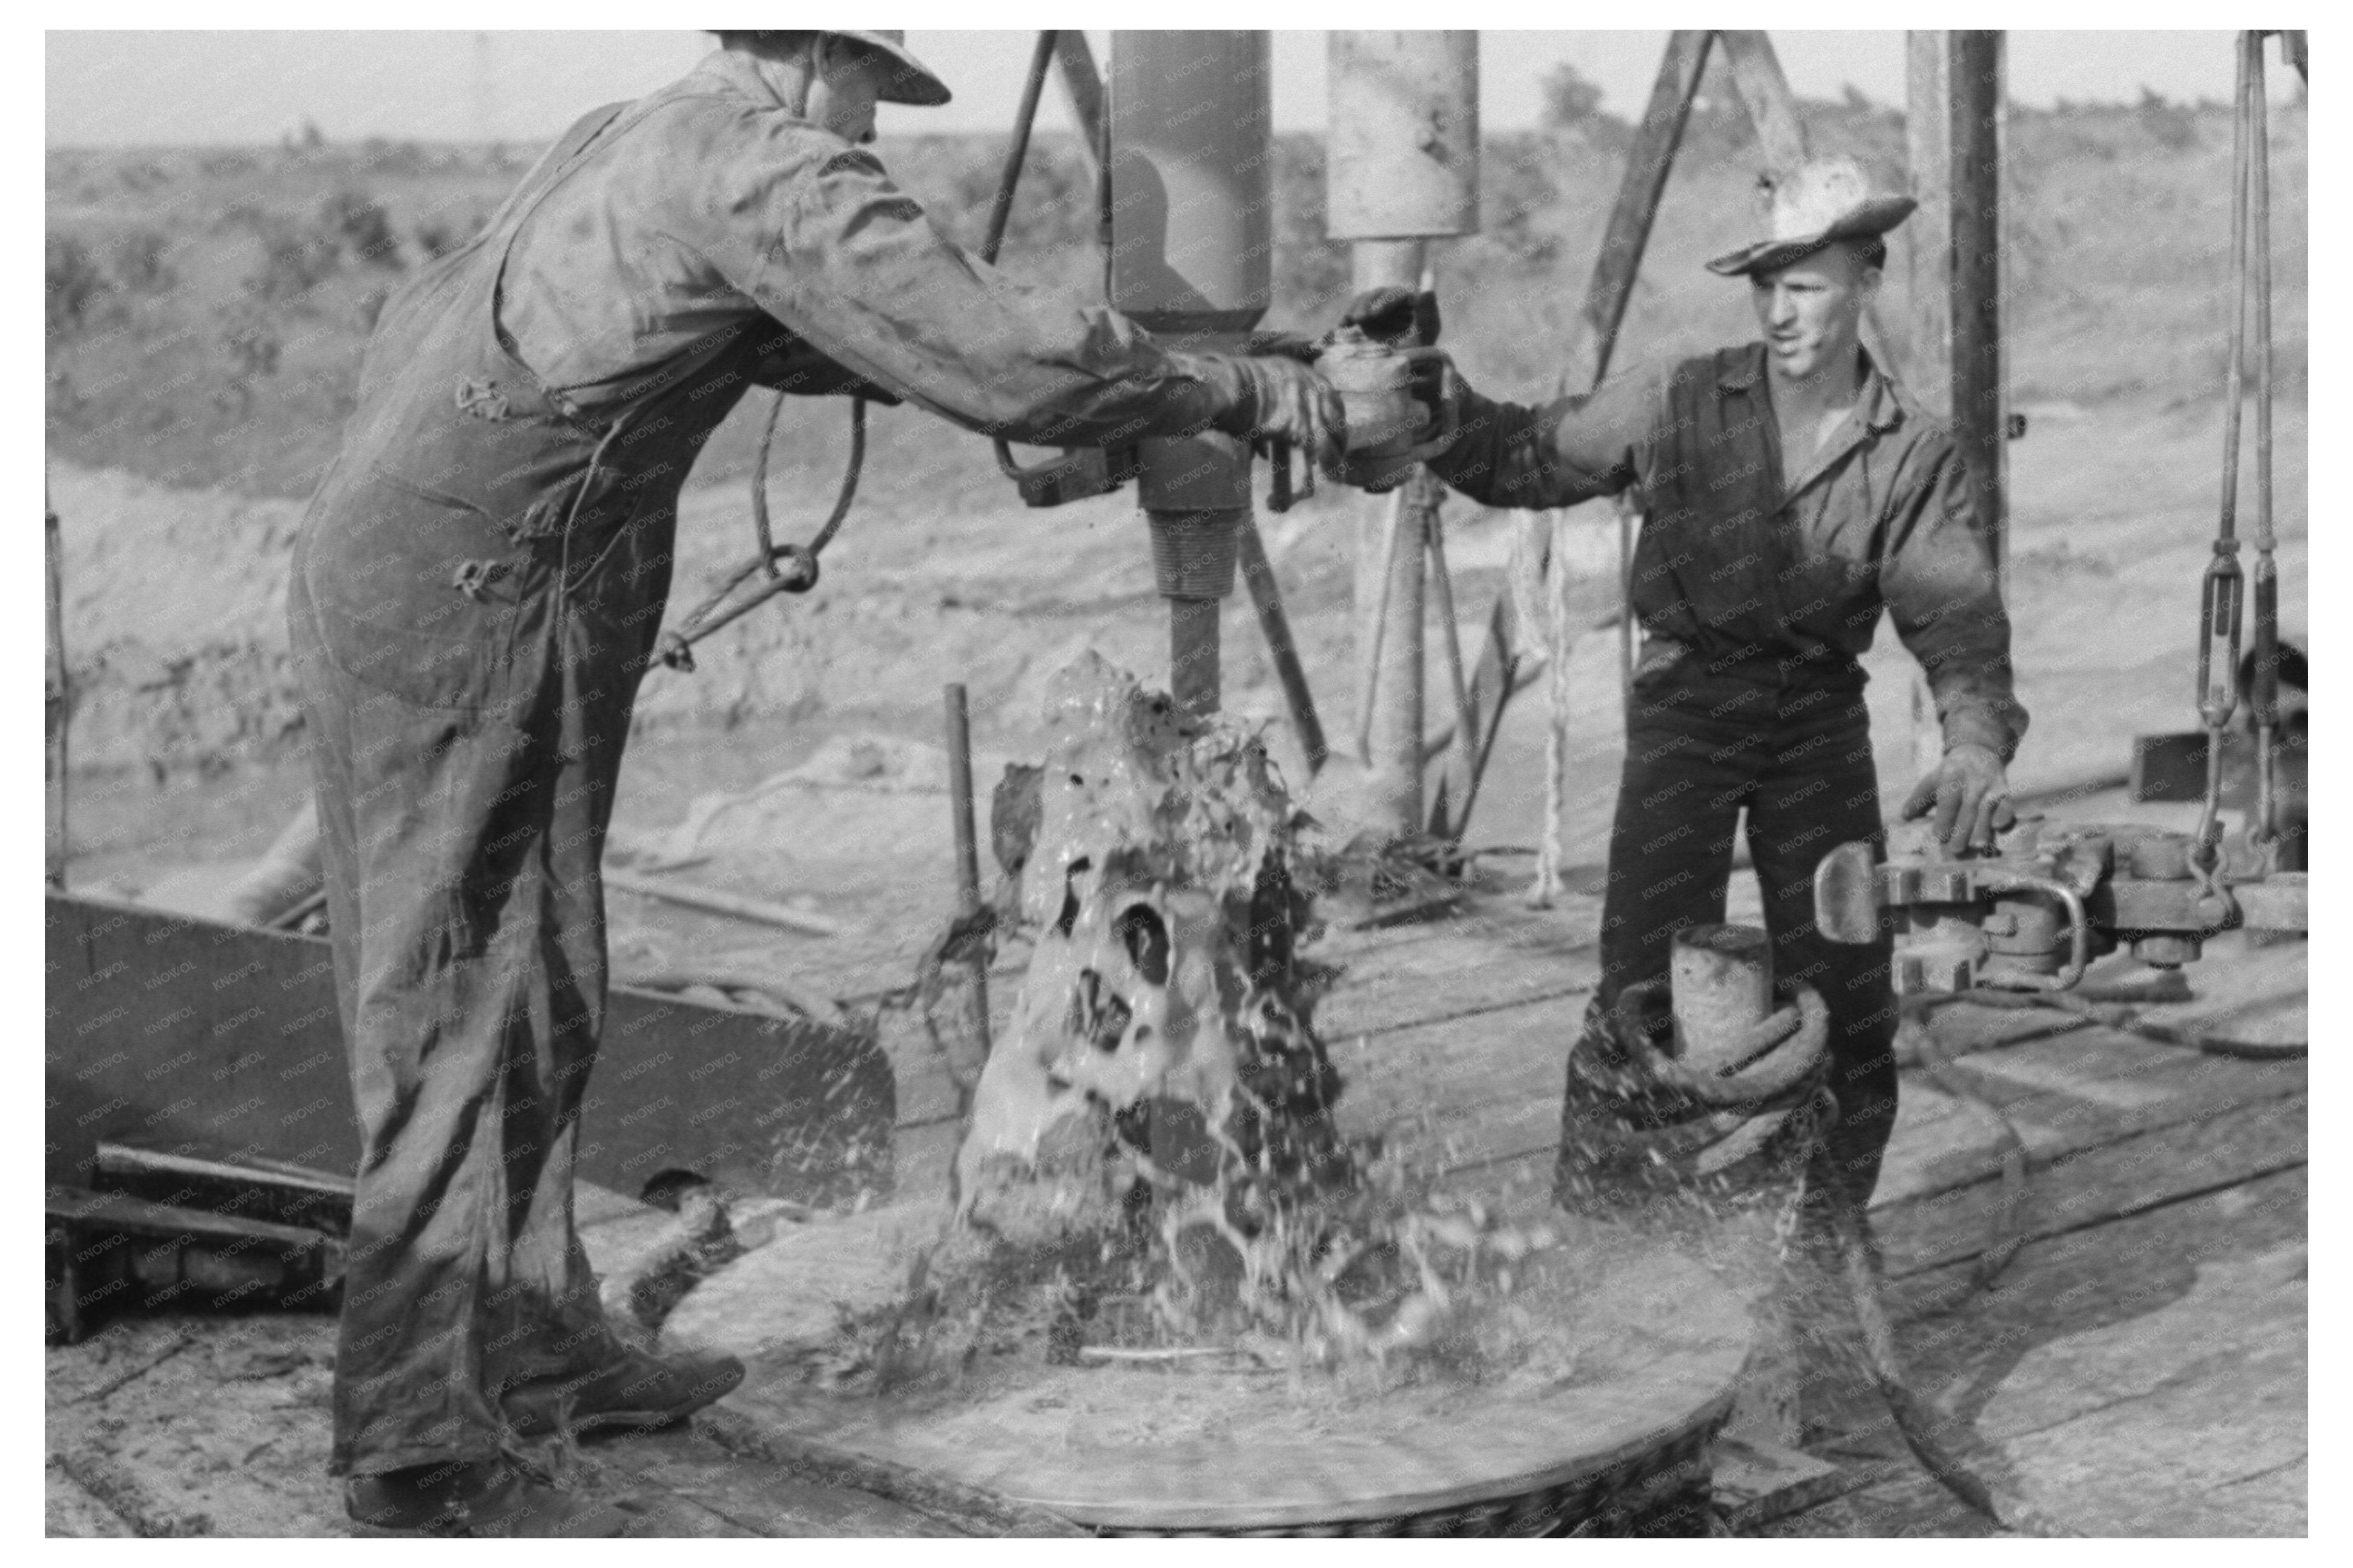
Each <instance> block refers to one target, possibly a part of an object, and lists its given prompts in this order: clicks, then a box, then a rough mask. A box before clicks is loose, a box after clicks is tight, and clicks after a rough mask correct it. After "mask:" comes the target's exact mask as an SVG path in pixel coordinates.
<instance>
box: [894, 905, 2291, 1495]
mask: <svg viewBox="0 0 2353 1568" xmlns="http://www.w3.org/2000/svg"><path fill="white" fill-rule="evenodd" d="M1598 905H1599V900H1597V899H1595V898H1593V897H1590V896H1580V895H1576V894H1572V895H1570V896H1569V897H1568V898H1567V899H1566V900H1564V901H1563V902H1562V904H1561V905H1560V906H1559V907H1556V908H1555V909H1552V910H1529V909H1527V908H1526V907H1525V903H1524V902H1523V900H1520V899H1519V898H1518V897H1517V896H1515V895H1513V894H1509V893H1491V894H1489V895H1486V896H1482V897H1479V898H1474V899H1473V900H1470V901H1468V902H1467V903H1466V904H1465V905H1464V906H1463V907H1462V908H1461V909H1460V910H1457V911H1455V912H1453V913H1451V914H1449V915H1447V916H1444V917H1441V918H1439V919H1436V920H1432V921H1427V922H1424V923H1420V924H1416V925H1409V926H1401V927H1397V928H1392V929H1388V930H1382V931H1361V932H1355V933H1345V934H1340V935H1335V936H1333V937H1329V938H1327V939H1326V940H1325V942H1323V943H1322V944H1321V945H1320V946H1319V947H1317V948H1316V949H1315V950H1314V953H1313V956H1314V957H1316V958H1317V959H1319V960H1322V961H1324V962H1327V963H1338V964H1341V965H1343V966H1344V967H1345V975H1344V977H1343V979H1342V980H1341V982H1340V984H1338V986H1337V988H1336V989H1335V991H1334V992H1333V993H1332V994H1331V995H1330V996H1328V997H1327V998H1326V999H1325V1000H1324V1002H1323V1003H1322V1005H1320V1006H1319V1008H1318V1011H1317V1015H1316V1021H1317V1026H1318V1029H1319V1032H1320V1033H1321V1034H1322V1035H1323V1037H1324V1040H1325V1042H1326V1046H1327V1047H1328V1048H1329V1049H1330V1051H1331V1052H1332V1055H1333V1058H1334V1061H1335V1064H1336V1065H1337V1066H1338V1067H1339V1068H1340V1069H1341V1071H1342V1073H1343V1074H1344V1076H1345V1079H1346V1088H1345V1092H1344V1094H1343V1098H1342V1100H1341V1102H1340V1107H1339V1112H1338V1114H1339V1117H1340V1120H1341V1121H1342V1123H1343V1125H1344V1127H1345V1130H1346V1131H1347V1132H1348V1133H1349V1134H1350V1135H1352V1136H1356V1135H1362V1134H1365V1133H1368V1132H1372V1131H1382V1132H1383V1133H1384V1134H1385V1135H1386V1136H1387V1138H1388V1141H1389V1142H1390V1143H1391V1145H1392V1146H1398V1145H1399V1144H1402V1145H1404V1146H1406V1147H1409V1148H1411V1149H1414V1150H1416V1151H1418V1152H1419V1157H1420V1158H1421V1159H1422V1160H1423V1161H1424V1163H1426V1164H1427V1165H1429V1166H1430V1167H1434V1168H1435V1169H1437V1170H1438V1171H1440V1172H1442V1173H1446V1175H1447V1176H1448V1178H1449V1179H1450V1181H1451V1184H1457V1185H1467V1186H1472V1187H1475V1188H1477V1189H1479V1190H1482V1191H1483V1192H1485V1193H1486V1194H1489V1195H1490V1196H1491V1197H1492V1198H1493V1199H1495V1200H1496V1201H1498V1202H1501V1203H1503V1204H1504V1205H1507V1206H1513V1207H1534V1206H1539V1205H1541V1204H1542V1203H1543V1202H1544V1201H1545V1194H1546V1190H1547V1184H1548V1182H1549V1179H1550V1169H1551V1163H1552V1160H1553V1155H1554V1150H1555V1146H1556V1137H1557V1126H1558V1114H1559V1111H1558V1106H1559V1093H1560V1075H1561V1068H1562V1062H1563V1059H1564V1057H1565V1054H1566V1052H1567V1048H1568V1045H1569V1042H1570V1040H1571V1038H1572V1037H1574V1034H1575V1032H1576V1030H1577V1026H1578V1024H1579V1021H1580V1019H1581V1016H1582V1014H1583V1011H1584V1008H1585V1005H1586V1001H1587V998H1588V995H1589V994H1590V987H1591V985H1592V984H1593V981H1594V978H1595V972H1596V955H1595V952H1594V950H1593V947H1592V944H1591V933H1592V931H1594V929H1595V924H1596V921H1597V918H1598V914H1599V908H1598ZM1013 957H1014V958H1015V960H1016V962H1015V963H1008V965H1007V966H1006V968H1005V972H1004V973H1000V974H999V975H998V976H997V978H996V980H995V981H994V987H993V988H994V996H993V1000H994V1001H995V1002H996V1004H997V1011H998V1012H999V1014H1000V1016H1002V1015H1003V1014H1004V1012H1005V1011H1006V1010H1007V1009H1009V1007H1010V1005H1011V1002H1012V997H1013V993H1014V990H1015V988H1016V987H1017V986H1018V982H1019V973H1018V954H1015V955H1013ZM2227 962H2228V960H2226V959H2224V958H2221V957H2218V958H2217V959H2215V960H2214V961H2213V963H2215V964H2216V965H2221V964H2223V963H2227ZM2208 973H2209V975H2210V980H2209V982H2208V984H2209V987H2210V989H2215V990H2218V991H2220V990H2228V989H2229V986H2228V985H2227V984H2221V981H2222V977H2223V974H2224V971H2223V970H2221V968H2219V967H2217V968H2213V969H2210V971H2209V972H2208ZM2189 974H2190V977H2191V980H2192V984H2193V985H2195V984H2199V974H2200V971H2199V969H2198V968H2196V967H2193V968H2192V969H2191V970H2190V971H2189ZM2270 1005H2273V1007H2274V1012H2278V1011H2280V1010H2282V1009H2283V1008H2284V1009H2285V1010H2286V1011H2287V1012H2289V1013H2293V1012H2294V1010H2295V1007H2296V1006H2297V1005H2299V1004H2297V1003H2296V1002H2295V998H2294V997H2293V996H2291V995H2287V994H2282V995H2280V996H2276V997H2273V998H2270ZM1933 1028H1934V1031H1935V1042H1936V1057H1937V1058H1938V1059H1939V1060H1940V1061H1941V1062H1942V1063H1944V1064H1945V1065H1944V1066H1943V1069H1942V1077H1943V1079H1944V1080H1945V1085H1949V1086H1950V1089H1960V1090H1963V1091H1965V1092H1966V1096H1967V1098H1963V1097H1961V1096H1957V1095H1956V1094H1955V1093H1953V1092H1950V1089H1948V1088H1947V1087H1945V1085H1940V1084H1939V1083H1938V1082H1937V1081H1936V1079H1933V1078H1932V1077H1931V1076H1930V1075H1929V1073H1928V1072H1926V1070H1924V1069H1923V1068H1922V1067H1921V1066H1920V1065H1919V1064H1918V1063H1916V1062H1911V1063H1907V1065H1906V1066H1905V1068H1904V1070H1903V1075H1902V1076H1903V1083H1902V1091H1901V1110H1900V1111H1899V1114H1898V1118H1897V1125H1896V1131H1895V1136H1894V1142H1893V1143H1892V1144H1891V1146H1890V1149H1889V1152H1888V1158H1887V1163H1886V1167H1885V1171H1884V1173H1883V1177H1882V1181H1881V1185H1880V1190H1879V1193H1878V1194H1877V1196H1876V1199H1875V1200H1874V1203H1873V1223H1874V1226H1875V1228H1876V1230H1877V1232H1878V1234H1879V1236H1880V1237H1881V1239H1882V1244H1883V1247H1884V1249H1885V1252H1886V1256H1887V1260H1888V1268H1889V1273H1890V1275H1891V1278H1892V1279H1893V1280H1894V1286H1893V1290H1894V1301H1895V1304H1896V1306H1897V1308H1898V1310H1899V1313H1900V1314H1901V1317H1902V1323H1903V1326H1902V1328H1901V1330H1900V1331H1901V1333H1902V1335H1903V1336H1904V1338H1905V1353H1906V1355H1907V1356H1908V1357H1910V1358H1912V1359H1914V1360H1915V1361H1917V1362H1918V1363H1920V1364H1919V1366H1918V1367H1917V1368H1916V1369H1915V1383H1916V1384H1918V1385H1919V1386H1921V1387H1922V1388H1924V1390H1926V1392H1928V1393H1929V1394H1931V1396H1932V1397H1935V1398H1937V1399H1938V1400H1939V1401H1940V1402H1941V1403H1942V1404H1943V1405H1945V1406H1946V1407H1947V1408H1948V1409H1951V1410H1954V1411H1957V1412H1958V1413H1959V1414H1962V1415H1968V1416H1970V1417H1971V1418H1973V1420H1974V1422H1975V1425H1976V1429H1977V1432H1978V1436H1980V1437H1982V1438H1983V1439H1985V1441H1986V1443H1988V1444H1989V1445H1990V1446H1991V1447H1990V1450H1989V1451H1990V1452H1992V1453H1995V1454H1998V1455H2000V1456H2001V1457H2002V1459H2003V1460H2004V1461H2005V1462H2007V1463H2009V1464H2010V1465H2011V1466H2012V1467H2013V1468H2014V1470H2015V1474H2014V1475H2012V1476H2010V1477H2009V1478H2007V1479H2008V1482H2009V1484H2010V1485H2011V1486H2013V1488H2014V1489H2016V1490H2017V1491H2018V1493H2019V1495H2021V1496H2024V1497H2027V1498H2029V1499H2030V1500H2034V1501H2036V1502H2037V1503H2038V1504H2039V1505H2040V1506H2042V1507H2043V1508H2044V1509H2045V1510H2046V1511H2047V1512H2050V1513H2052V1514H2053V1515H2054V1516H2055V1517H2059V1518H2062V1519H2064V1520H2067V1521H2070V1522H2072V1523H2074V1524H2076V1525H2078V1526H2079V1527H2080V1528H2083V1529H2084V1530H2085V1531H2087V1532H2093V1533H2116V1532H2126V1533H2158V1534H2164V1533H2176V1534H2197V1535H2202V1534H2262V1535H2280V1534H2286V1535H2293V1534H2300V1533H2302V1531H2303V1530H2304V1521H2305V1511H2304V1485H2305V1483H2304V1476H2305V1469H2304V1466H2305V1464H2306V1460H2305V1458H2304V1455H2305V1442H2306V1412H2305V1408H2304V1397H2303V1383H2302V1379H2303V1374H2304V1367H2305V1364H2306V1362H2305V1355H2306V1342H2305V1297H2304V1286H2303V1273H2302V1259H2303V1246H2304V1235H2305V1206H2304V1184H2303V1182H2304V1178H2303V1171H2304V1165H2305V1162H2306V1071H2305V1064H2304V1062H2303V1061H2302V1060H2301V1059H2300V1058H2296V1059H2289V1060H2280V1061H2247V1060H2236V1059H2231V1058H2224V1057H2219V1056H2211V1055H2204V1054H2201V1053H2200V1052H2198V1051H2195V1050H2190V1049H2184V1048H2181V1047H2168V1046H2162V1045H2158V1044H2154V1043H2151V1042H2149V1041H2147V1040H2145V1039H2141V1038H2138V1037H2132V1036H2128V1035H2124V1034H2119V1033H2117V1032H2116V1031H2115V1030H2111V1029H2105V1028H2100V1027H2096V1026H2085V1025H2083V1024H2082V1023H2081V1022H2080V1021H2078V1020H2074V1019H2072V1018H2069V1017H2065V1016H2060V1015H2057V1014H2054V1013H2050V1012H2047V1011H2043V1010H2036V1011H2032V1012H2016V1011H1997V1010H1994V1009H1990V1008H1984V1007H1978V1006H1971V1005H1953V1006H1948V1007H1945V1008H1942V1009H1939V1010H1938V1011H1937V1012H1936V1015H1935V1017H1934V1023H1933ZM893 1055H894V1064H895V1065H897V1066H898V1067H899V1068H900V1070H901V1074H902V1076H901V1084H902V1089H901V1106H902V1134H901V1144H900V1148H901V1159H900V1171H901V1179H902V1189H901V1190H902V1194H903V1195H905V1196H909V1197H920V1196H921V1195H922V1194H923V1193H924V1192H925V1191H926V1190H927V1189H928V1188H929V1187H930V1185H931V1184H933V1183H934V1182H935V1181H937V1180H938V1179H939V1178H938V1176H937V1173H938V1172H939V1171H941V1170H942V1169H944V1161H945V1158H946V1152H947V1151H948V1150H949V1149H950V1148H952V1146H953V1141H954V1125H953V1108H954V1104H955V1099H954V1091H953V1089H952V1087H950V1086H949V1085H948V1084H947V1082H946V1079H945V1077H944V1075H943V1074H942V1073H941V1072H940V1070H939V1068H938V1066H937V1064H936V1060H935V1059H927V1058H926V1056H925V1055H924V1054H923V1053H917V1052H910V1051H907V1050H904V1049H902V1050H897V1051H894V1053H893ZM943 1118H945V1119H946V1120H944V1121H943ZM2017 1148H2022V1149H2023V1151H2024V1153H2025V1157H2026V1163H2025V1175H2026V1179H2025V1181H2024V1184H2023V1186H2022V1188H2021V1187H2020V1186H2019V1185H2018V1184H2015V1183H2014V1182H2011V1183H2006V1182H2005V1180H2004V1174H2003V1166H2004V1155H2005V1152H2008V1151H2010V1150H2013V1149H2017ZM2258 1222H2259V1223H2258ZM2006 1232H2014V1233H2015V1234H2016V1235H2017V1237H2019V1238H2020V1239H2021V1242H2022V1243H2023V1244H2024V1245H2023V1246H2022V1249H2021V1251H2019V1252H2018V1254H2017V1255H2016V1256H2015V1257H2014V1258H2013V1259H2012V1260H2011V1261H2010V1264H2009V1266H2008V1268H2007V1270H2006V1271H2005V1272H2004V1273H2003V1274H2002V1275H2001V1276H2000V1279H1999V1280H1998V1281H1997V1283H1996V1285H1995V1287H1994V1288H1993V1289H1980V1288H1979V1287H1978V1284H1977V1283H1976V1281H1975V1279H1974V1278H1973V1265H1974V1263H1975V1261H1976V1260H1977V1259H1978V1258H1980V1256H1981V1255H1983V1254H1985V1253H1986V1251H1987V1250H1988V1248H1989V1247H1990V1246H1991V1245H1992V1244H1993V1243H1994V1242H1995V1241H1996V1240H1997V1239H1999V1238H2000V1237H2001V1236H2002V1235H2003V1234H2005V1233H2006ZM1858 1421H1859V1423H1860V1424H1861V1425H1863V1426H1871V1425H1873V1424H1876V1425H1880V1426H1883V1416H1882V1415H1879V1414H1878V1413H1876V1412H1864V1413H1861V1414H1859V1415H1858ZM1888 1440H1889V1439H1888V1438H1887V1437H1886V1436H1885V1435H1884V1434H1883V1435H1882V1436H1881V1437H1880V1438H1879V1439H1878V1441H1879V1443H1880V1445H1881V1447H1883V1448H1885V1445H1886V1443H1887V1442H1888ZM1870 1447H1871V1444H1870V1443H1869V1442H1866V1443H1865V1444H1864V1447H1863V1451H1862V1452H1860V1453H1858V1454H1854V1455H1849V1456H1846V1458H1847V1459H1848V1461H1849V1462H1851V1463H1854V1464H1858V1465H1863V1466H1868V1465H1869V1464H1870V1463H1871V1462H1872V1461H1873V1460H1874V1459H1876V1460H1877V1461H1879V1462H1880V1468H1881V1469H1882V1470H1885V1471H1888V1472H1890V1473H1889V1474H1888V1475H1887V1476H1886V1477H1885V1478H1884V1479H1880V1480H1878V1481H1876V1482H1874V1483H1873V1484H1872V1485H1870V1486H1866V1487H1864V1488H1862V1489H1861V1490H1858V1491H1854V1492H1852V1493H1851V1494H1850V1495H1848V1496H1845V1497H1841V1498H1839V1499H1836V1500H1833V1501H1830V1502H1825V1503H1822V1504H1820V1505H1818V1506H1816V1507H1814V1508H1812V1509H1810V1510H1805V1511H1803V1512H1801V1513H1799V1514H1797V1515H1795V1516H1793V1517H1791V1518H1788V1519H1785V1520H1783V1521H1780V1522H1779V1523H1778V1524H1777V1525H1775V1526H1773V1527H1772V1528H1773V1529H1774V1531H1776V1532H1778V1533H1798V1534H1806V1533H1831V1534H1921V1533H1926V1534H1974V1533H1980V1532H1982V1531H1983V1529H1984V1526H1983V1523H1982V1521H1978V1520H1976V1519H1975V1518H1974V1516H1970V1515H1968V1514H1967V1513H1966V1510H1958V1509H1957V1506H1956V1505H1954V1504H1953V1503H1952V1501H1951V1499H1950V1498H1949V1497H1948V1496H1947V1495H1946V1494H1945V1493H1943V1492H1942V1491H1941V1490H1939V1489H1937V1488H1936V1486H1935V1484H1934V1483H1933V1482H1931V1481H1929V1480H1928V1479H1926V1477H1925V1476H1922V1475H1920V1474H1919V1473H1918V1472H1917V1469H1916V1467H1915V1466H1912V1465H1911V1464H1910V1463H1909V1461H1908V1460H1907V1459H1905V1458H1903V1455H1902V1450H1901V1449H1900V1447H1895V1448H1887V1449H1886V1450H1885V1451H1883V1452H1880V1453H1877V1454H1873V1453H1872V1452H1870V1451H1869V1450H1870ZM1891 1461H1892V1462H1891ZM1855 1473H1856V1474H1857V1475H1859V1476H1861V1475H1868V1474H1876V1473H1878V1472H1876V1471H1871V1470H1868V1469H1858V1470H1857V1471H1856V1472H1855Z"/></svg>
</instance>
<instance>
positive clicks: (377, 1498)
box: [343, 1458, 629, 1541]
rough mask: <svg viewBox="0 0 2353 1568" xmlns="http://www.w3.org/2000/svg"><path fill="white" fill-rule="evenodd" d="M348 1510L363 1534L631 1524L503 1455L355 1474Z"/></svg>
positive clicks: (611, 1531)
mask: <svg viewBox="0 0 2353 1568" xmlns="http://www.w3.org/2000/svg"><path fill="white" fill-rule="evenodd" d="M343 1511H344V1512H346V1513H348V1514H350V1515H351V1517H352V1522H353V1523H354V1524H357V1525H360V1526H362V1527H363V1532H364V1533H375V1532H378V1531H383V1532H387V1533H396V1534H422V1535H446V1536H469V1537H496V1538H512V1537H520V1538H528V1539H535V1540H565V1541H595V1540H603V1539H606V1538H608V1537H611V1536H616V1535H620V1534H622V1533H624V1532H625V1531H627V1529H628V1523H629V1516H628V1514H625V1513H623V1512H622V1511H621V1510H619V1509H617V1508H614V1507H613V1506H611V1505H610V1504H608V1503H601V1502H596V1501H595V1500H591V1499H588V1498H584V1497H582V1496H580V1495H579V1494H577V1493H575V1492H565V1491H559V1490H557V1489H555V1488H554V1487H552V1486H550V1485H548V1484H547V1483H546V1482H544V1481H543V1480H540V1479H536V1478H535V1477H533V1476H529V1475H526V1474H524V1473H523V1472H522V1470H520V1469H517V1468H515V1467H513V1466H512V1465H510V1464H508V1463H507V1462H506V1461H505V1460H504V1459H502V1458H501V1459H485V1460H480V1461H476V1462H473V1463H455V1462H453V1463H450V1464H444V1465H423V1466H418V1467H417V1468H413V1469H406V1470H387V1471H385V1472H384V1473H383V1474H381V1475H373V1476H353V1477H352V1478H351V1479H348V1480H346V1481H345V1482H344V1483H343Z"/></svg>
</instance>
